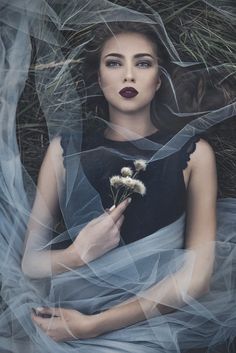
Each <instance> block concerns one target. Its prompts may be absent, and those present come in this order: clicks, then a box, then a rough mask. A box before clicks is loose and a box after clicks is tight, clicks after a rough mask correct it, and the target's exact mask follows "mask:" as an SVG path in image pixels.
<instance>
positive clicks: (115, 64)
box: [106, 60, 121, 68]
mask: <svg viewBox="0 0 236 353" xmlns="http://www.w3.org/2000/svg"><path fill="white" fill-rule="evenodd" d="M106 66H107V67H114V68H115V67H119V66H121V63H120V61H118V60H108V61H107V62H106Z"/></svg>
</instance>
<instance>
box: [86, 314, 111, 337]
mask: <svg viewBox="0 0 236 353" xmlns="http://www.w3.org/2000/svg"><path fill="white" fill-rule="evenodd" d="M89 332H90V337H97V336H100V335H102V334H104V333H106V332H107V330H106V328H105V322H104V313H103V312H101V313H99V314H94V315H91V316H90V318H89Z"/></svg>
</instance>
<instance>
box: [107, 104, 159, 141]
mask: <svg viewBox="0 0 236 353" xmlns="http://www.w3.org/2000/svg"><path fill="white" fill-rule="evenodd" d="M109 120H110V122H111V123H113V124H115V125H118V126H120V127H121V128H123V129H124V131H126V130H127V132H128V133H127V134H125V135H126V136H124V134H123V133H119V132H118V131H116V130H115V129H112V128H111V127H108V128H107V129H106V130H105V136H106V137H108V138H110V139H112V140H118V141H123V140H127V139H133V138H135V137H137V135H138V136H140V137H144V136H148V135H151V134H152V133H154V132H156V131H157V130H158V129H157V128H156V127H155V125H153V123H152V121H151V117H150V109H149V110H147V109H146V110H142V111H139V112H135V113H123V112H120V111H116V110H114V109H112V107H110V108H109ZM132 135H133V137H132ZM135 135H136V136H135Z"/></svg>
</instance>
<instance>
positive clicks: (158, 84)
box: [156, 78, 161, 91]
mask: <svg viewBox="0 0 236 353" xmlns="http://www.w3.org/2000/svg"><path fill="white" fill-rule="evenodd" d="M160 87H161V79H160V78H159V80H158V82H157V86H156V91H158V90H159V88H160Z"/></svg>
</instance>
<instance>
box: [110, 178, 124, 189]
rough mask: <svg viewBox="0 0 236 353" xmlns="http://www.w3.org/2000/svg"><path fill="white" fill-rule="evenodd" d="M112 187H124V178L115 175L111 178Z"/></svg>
mask: <svg viewBox="0 0 236 353" xmlns="http://www.w3.org/2000/svg"><path fill="white" fill-rule="evenodd" d="M110 185H111V186H113V187H114V188H118V187H119V186H121V185H122V177H121V176H119V175H114V176H112V177H111V178H110Z"/></svg>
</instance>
